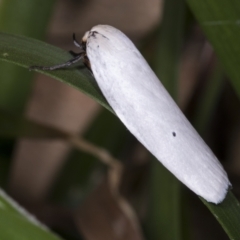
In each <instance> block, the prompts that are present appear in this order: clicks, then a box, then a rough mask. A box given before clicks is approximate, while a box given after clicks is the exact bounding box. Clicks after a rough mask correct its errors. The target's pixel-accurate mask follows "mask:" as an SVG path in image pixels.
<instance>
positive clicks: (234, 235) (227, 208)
mask: <svg viewBox="0 0 240 240" xmlns="http://www.w3.org/2000/svg"><path fill="white" fill-rule="evenodd" d="M201 200H202V201H203V203H204V204H205V205H206V206H207V207H208V209H209V210H210V211H211V212H212V214H213V216H214V217H215V218H216V219H217V220H218V222H219V223H220V224H221V225H222V227H223V229H224V230H225V232H226V233H227V234H228V236H229V237H230V239H233V240H234V239H240V227H239V226H240V204H239V202H238V200H237V199H236V198H235V196H234V195H233V194H232V192H231V191H229V192H228V194H227V196H226V198H225V199H224V201H223V202H222V203H220V204H218V205H215V204H212V203H208V202H207V201H205V200H204V199H201Z"/></svg>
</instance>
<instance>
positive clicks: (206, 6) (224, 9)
mask: <svg viewBox="0 0 240 240" xmlns="http://www.w3.org/2000/svg"><path fill="white" fill-rule="evenodd" d="M187 2H188V4H189V6H190V7H191V9H192V12H193V14H194V15H195V17H196V18H197V20H198V22H199V24H200V25H201V27H202V29H203V31H204V33H205V34H206V36H207V38H208V40H209V41H210V43H211V44H212V46H213V48H214V50H215V51H216V53H217V55H218V57H219V60H220V61H221V63H222V65H223V68H224V70H225V71H226V73H227V75H228V76H229V77H230V80H231V82H232V85H233V86H234V88H235V90H236V92H237V93H238V96H240V81H239V79H240V68H239V62H240V44H239V43H240V31H239V27H240V18H239V16H240V1H238V0H231V1H229V0H201V1H199V0H187Z"/></svg>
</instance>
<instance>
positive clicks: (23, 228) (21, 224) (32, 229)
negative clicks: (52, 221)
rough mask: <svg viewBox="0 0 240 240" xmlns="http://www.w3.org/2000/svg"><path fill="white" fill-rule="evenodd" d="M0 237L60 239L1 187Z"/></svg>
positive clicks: (37, 239) (18, 239)
mask: <svg viewBox="0 0 240 240" xmlns="http://www.w3.org/2000/svg"><path fill="white" fill-rule="evenodd" d="M0 239H4V240H8V239H11V240H33V239H34V240H42V239H44V240H60V238H59V237H57V236H55V235H54V234H52V233H50V231H49V230H47V228H46V227H44V226H43V225H41V224H40V223H39V222H38V221H36V220H35V218H34V217H33V216H30V215H29V214H26V212H25V210H23V209H22V208H20V207H19V206H18V205H17V204H16V203H15V202H13V201H12V200H11V199H10V198H9V197H7V195H6V194H5V193H4V192H3V191H2V190H1V189H0Z"/></svg>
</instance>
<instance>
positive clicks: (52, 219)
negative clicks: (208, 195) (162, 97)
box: [0, 0, 240, 240]
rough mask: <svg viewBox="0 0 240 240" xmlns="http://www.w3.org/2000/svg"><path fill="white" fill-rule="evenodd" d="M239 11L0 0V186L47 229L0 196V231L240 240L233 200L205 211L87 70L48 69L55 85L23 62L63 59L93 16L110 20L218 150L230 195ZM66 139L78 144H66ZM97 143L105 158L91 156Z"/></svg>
mask: <svg viewBox="0 0 240 240" xmlns="http://www.w3.org/2000/svg"><path fill="white" fill-rule="evenodd" d="M239 16H240V2H239V1H233V0H231V1H227V0H209V1H207V0H202V1H197V0H187V1H183V0H168V1H165V2H164V1H160V0H139V1H127V0H123V1H117V0H114V1H113V0H111V1H110V0H92V1H86V0H68V1H66V0H47V1H46V0H45V1H44V0H42V1H40V0H22V1H18V0H1V1H0V31H1V32H2V33H1V35H0V55H1V57H0V59H1V60H4V61H1V62H0V73H1V74H0V186H1V188H3V189H4V190H5V191H6V192H7V193H8V194H9V195H10V196H11V197H13V198H14V199H15V200H16V201H17V202H19V203H20V204H21V205H22V206H24V208H26V209H27V210H28V211H29V212H31V213H32V214H33V215H35V216H36V217H37V218H38V219H39V220H40V221H41V222H43V223H44V224H45V225H47V226H48V227H49V228H50V229H51V230H52V231H54V232H55V233H57V234H58V237H57V236H55V235H52V234H50V233H49V232H48V231H45V230H44V229H42V228H41V227H40V228H39V227H36V225H34V224H32V223H29V222H28V221H27V220H26V219H25V218H24V217H23V216H21V215H20V214H19V213H18V212H16V211H15V210H14V209H12V207H11V206H10V205H9V203H7V202H6V200H4V199H5V197H4V196H1V194H0V239H3V240H5V239H6V240H12V239H14V240H15V239H16V240H17V239H59V238H60V237H62V238H63V239H69V240H78V239H79V240H80V239H88V240H95V239H97V240H99V239H100V240H102V239H103V240H108V239H116V240H117V239H125V240H128V239H131V240H135V239H136V240H138V239H142V240H143V239H148V240H160V239H164V240H171V239H172V240H173V239H174V240H176V239H179V240H180V239H184V240H185V239H186V240H187V239H189V240H191V239H194V240H198V239H199V240H200V239H205V240H208V239H219V240H222V239H229V237H233V238H234V239H240V232H239V231H240V230H239V227H238V226H240V209H239V205H238V202H237V201H236V200H235V199H234V197H233V196H232V195H229V196H228V197H227V200H226V203H224V204H223V205H221V206H213V205H211V204H207V203H206V205H207V207H208V208H209V209H210V210H211V211H212V212H213V214H211V212H210V211H209V210H208V209H207V208H206V206H204V204H202V202H201V201H200V199H199V198H198V197H197V196H195V195H194V194H193V193H192V192H190V191H189V190H188V189H186V188H185V187H184V186H183V185H182V184H181V183H179V181H177V180H176V178H175V177H174V176H173V175H171V174H170V173H169V172H168V171H167V170H166V169H165V168H163V167H162V166H161V164H159V162H158V161H157V160H156V159H154V158H153V157H152V156H151V155H150V154H149V153H148V152H147V150H146V149H145V148H144V147H143V146H142V145H141V144H140V143H139V142H138V141H137V140H136V139H135V138H134V137H133V136H132V135H131V134H130V133H129V132H128V131H127V130H126V128H125V127H124V126H123V124H122V123H121V122H120V121H119V120H118V119H117V118H116V116H115V115H114V114H112V113H111V112H110V111H108V110H109V106H107V103H106V102H105V100H104V98H103V97H102V95H101V93H100V92H99V89H98V88H97V86H96V83H95V82H94V79H93V77H92V76H91V74H89V72H88V71H87V70H86V69H83V67H82V66H80V68H79V69H70V70H66V71H62V70H60V71H56V72H54V73H49V75H50V76H52V77H54V78H56V79H58V80H60V81H56V80H55V79H53V78H51V77H49V76H46V75H42V74H37V73H34V72H29V71H28V70H27V69H26V68H27V67H28V66H30V65H37V64H44V65H51V64H54V63H60V62H62V61H63V59H65V60H67V59H68V58H70V55H69V54H67V53H66V51H69V50H76V49H75V47H74V45H73V43H72V33H73V32H75V33H76V36H77V39H79V40H80V39H81V37H82V36H83V34H84V33H85V32H86V31H87V30H89V29H90V28H91V27H92V26H94V25H96V24H108V25H112V26H114V27H117V28H119V29H120V30H122V31H123V32H124V33H125V34H126V35H128V36H129V37H130V38H131V39H132V40H133V41H134V43H135V44H136V45H137V47H138V48H139V49H140V51H141V52H142V54H143V55H144V57H145V58H146V59H147V61H148V62H149V64H150V65H151V67H152V68H153V69H154V71H155V72H156V74H157V75H158V76H159V78H160V79H161V81H162V83H163V84H164V86H165V87H166V88H167V89H168V91H169V92H170V94H171V95H172V97H173V98H174V99H175V101H176V102H177V103H178V105H179V106H180V108H181V109H182V110H183V112H184V113H185V114H186V116H187V117H188V119H189V120H190V122H191V123H192V124H193V125H194V127H195V128H196V129H197V131H198V132H199V134H200V135H201V136H202V137H203V138H204V140H205V141H206V142H207V144H208V145H209V146H210V147H211V149H212V150H213V152H214V153H215V154H216V156H217V157H218V158H219V160H220V161H221V163H222V164H223V166H224V168H225V169H226V171H227V173H228V175H229V178H230V181H231V183H232V185H233V193H234V194H235V196H236V197H237V198H239V194H240V190H239V189H240V185H239V182H240V181H239V180H240V161H239V154H240V152H239V144H240V124H239V117H240V111H239V107H240V102H239V96H240V80H239V79H240V68H239V62H240V45H239V42H240V31H239V26H240V19H239ZM5 33H6V34H5ZM9 34H14V35H9ZM15 35H18V36H19V37H15ZM24 37H30V38H34V39H37V40H42V41H43V42H47V43H49V44H51V45H54V46H57V47H59V48H61V49H64V50H65V51H61V50H59V49H57V48H54V47H52V46H50V45H46V44H44V43H43V42H38V41H34V40H32V39H28V38H24ZM76 51H77V50H76ZM6 61H7V62H6ZM13 63H16V64H17V65H21V66H23V67H25V68H23V67H21V66H17V65H15V64H13ZM61 81H62V82H63V83H62V82H61ZM66 83H67V84H66ZM68 85H71V86H68ZM72 86H74V87H75V88H73V87H72ZM79 90H81V91H83V92H84V93H87V94H88V95H90V96H92V97H93V98H94V99H92V98H90V97H89V96H87V95H85V94H83V93H82V92H81V91H79ZM95 100H97V101H98V102H100V103H101V104H102V105H103V106H107V107H108V109H105V108H103V107H102V106H100V105H99V103H97V102H96V101H95ZM76 136H78V137H79V139H82V140H83V142H84V144H87V147H84V146H85V145H84V146H83V145H81V146H80V147H79V146H76V144H74V143H73V142H72V137H75V138H76ZM88 144H89V145H88ZM104 151H107V152H108V153H109V154H110V155H111V156H113V157H112V158H110V162H111V163H110V164H109V163H108V164H104V163H103V159H101V157H99V155H101V154H102V153H103V152H104ZM104 153H105V152H104ZM101 156H102V155H101ZM113 158H116V159H118V161H119V164H120V166H121V167H122V168H123V173H122V174H123V175H122V177H120V176H121V174H119V172H118V170H119V168H118V163H116V162H115V160H114V159H113ZM111 164H113V165H111ZM115 179H117V180H118V181H119V183H118V184H116V185H114V183H115V182H114V180H115ZM110 186H114V189H115V190H117V194H113V193H112V192H111V190H112V189H111V187H110ZM1 206H2V207H1ZM214 215H215V217H216V218H219V219H218V221H219V222H220V223H221V225H222V227H221V225H220V224H219V223H218V222H217V221H216V219H215V218H214ZM224 230H225V231H224Z"/></svg>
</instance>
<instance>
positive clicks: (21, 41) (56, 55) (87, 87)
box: [0, 33, 113, 112]
mask: <svg viewBox="0 0 240 240" xmlns="http://www.w3.org/2000/svg"><path fill="white" fill-rule="evenodd" d="M70 58H72V56H71V55H70V54H69V53H67V52H66V51H63V50H61V49H59V48H57V47H54V46H51V45H49V44H47V43H44V42H41V41H38V40H35V39H31V38H27V37H22V36H16V35H11V34H6V33H0V60H3V61H6V62H11V63H15V64H17V65H20V66H22V67H25V68H29V67H30V66H32V65H45V66H51V65H55V64H58V63H63V62H65V61H67V60H69V59H70ZM39 72H42V73H44V74H45V75H48V76H51V77H53V78H55V79H57V80H60V81H61V82H64V83H66V84H68V85H70V86H73V87H75V88H77V89H79V90H80V91H82V92H83V93H85V94H87V95H88V96H90V97H92V98H93V99H95V100H96V101H97V102H99V103H100V104H102V105H103V106H104V107H106V108H107V109H108V110H110V111H112V112H113V110H112V109H111V108H110V106H109V105H108V103H107V102H106V100H105V98H104V97H103V95H102V93H101V91H100V90H99V88H98V86H97V83H96V82H95V80H94V78H93V77H92V75H91V73H90V72H89V71H88V70H87V69H85V67H83V65H81V66H80V67H79V68H78V69H77V68H68V69H61V70H57V71H39ZM16 84H18V85H19V86H21V81H19V82H16Z"/></svg>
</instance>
